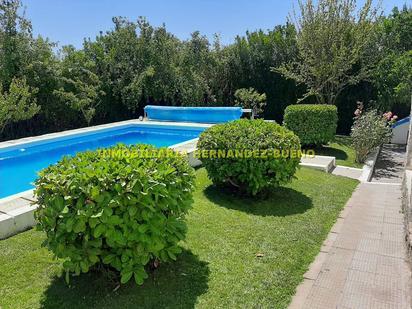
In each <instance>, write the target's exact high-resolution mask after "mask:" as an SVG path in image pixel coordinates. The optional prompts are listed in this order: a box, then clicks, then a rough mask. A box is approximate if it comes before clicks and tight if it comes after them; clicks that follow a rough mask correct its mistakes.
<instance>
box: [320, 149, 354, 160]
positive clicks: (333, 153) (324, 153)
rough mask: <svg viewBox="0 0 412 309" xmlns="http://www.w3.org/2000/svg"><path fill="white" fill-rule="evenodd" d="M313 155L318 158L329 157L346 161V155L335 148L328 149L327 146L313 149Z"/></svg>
mask: <svg viewBox="0 0 412 309" xmlns="http://www.w3.org/2000/svg"><path fill="white" fill-rule="evenodd" d="M314 150H315V154H316V155H319V156H330V157H335V158H336V159H337V160H343V161H344V160H346V159H348V154H347V153H346V152H345V151H343V150H341V149H337V148H333V147H329V146H322V147H317V148H315V149H314Z"/></svg>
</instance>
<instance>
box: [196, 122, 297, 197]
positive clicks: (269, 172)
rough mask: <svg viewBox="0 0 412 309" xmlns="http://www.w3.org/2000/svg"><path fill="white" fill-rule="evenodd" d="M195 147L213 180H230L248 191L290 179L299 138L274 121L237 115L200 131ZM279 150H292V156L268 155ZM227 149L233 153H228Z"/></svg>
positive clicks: (251, 191)
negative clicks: (233, 118)
mask: <svg viewBox="0 0 412 309" xmlns="http://www.w3.org/2000/svg"><path fill="white" fill-rule="evenodd" d="M198 149H199V152H198V153H199V157H200V159H201V161H202V163H203V165H204V166H205V168H206V170H207V171H208V174H209V177H210V178H211V179H212V181H213V182H214V183H216V184H222V183H225V184H230V185H233V186H234V187H235V188H237V189H238V190H240V191H242V192H244V193H246V194H250V195H256V194H258V193H260V192H262V191H264V190H267V189H271V188H276V187H278V186H279V185H282V184H285V183H287V182H289V181H291V179H292V177H293V175H294V174H295V172H296V169H297V168H298V166H299V162H300V143H299V138H298V137H297V136H296V135H295V134H293V132H291V131H289V130H287V129H285V128H283V127H282V126H280V125H278V124H277V123H274V122H265V121H263V120H247V119H241V120H235V121H231V122H228V123H225V124H219V125H215V126H213V127H211V128H208V129H207V130H205V131H204V132H203V133H202V134H201V135H200V138H199V142H198ZM282 150H283V151H294V152H295V157H292V155H290V156H288V157H286V156H285V157H276V158H275V157H274V156H271V154H274V153H275V152H276V151H282ZM229 151H232V154H233V156H230V157H229ZM219 152H220V153H221V154H225V156H223V155H221V156H219V155H218V154H219ZM251 152H256V153H254V154H252V155H250V153H251ZM203 153H205V154H206V156H205V155H204V154H203ZM236 153H238V155H237V156H236V155H235V154H236ZM257 153H259V154H258V155H257ZM212 154H216V156H212ZM240 154H242V155H244V156H243V157H241V155H240ZM265 154H266V157H265ZM249 155H250V156H249Z"/></svg>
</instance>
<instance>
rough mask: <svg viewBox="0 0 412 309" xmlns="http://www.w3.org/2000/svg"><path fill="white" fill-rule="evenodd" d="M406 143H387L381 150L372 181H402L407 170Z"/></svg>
mask: <svg viewBox="0 0 412 309" xmlns="http://www.w3.org/2000/svg"><path fill="white" fill-rule="evenodd" d="M405 158H406V145H395V144H385V145H383V146H382V148H381V151H380V152H379V155H378V159H377V160H376V164H375V169H374V171H373V174H372V179H371V181H372V182H386V183H401V182H402V177H403V173H404V170H405Z"/></svg>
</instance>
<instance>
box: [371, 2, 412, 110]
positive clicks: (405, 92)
mask: <svg viewBox="0 0 412 309" xmlns="http://www.w3.org/2000/svg"><path fill="white" fill-rule="evenodd" d="M378 34H379V50H380V51H381V58H380V61H379V63H378V65H377V67H376V69H375V70H374V76H373V77H374V78H373V80H374V84H375V86H376V89H377V92H378V98H377V103H378V107H380V108H381V109H392V108H394V107H396V106H397V105H403V106H405V105H406V106H409V104H410V100H411V94H412V8H410V7H409V8H408V7H407V6H406V5H405V6H404V7H403V8H402V9H401V10H399V9H398V8H397V7H395V8H394V9H393V11H392V13H391V14H390V15H389V16H388V17H385V18H382V19H381V20H380V21H379V24H378Z"/></svg>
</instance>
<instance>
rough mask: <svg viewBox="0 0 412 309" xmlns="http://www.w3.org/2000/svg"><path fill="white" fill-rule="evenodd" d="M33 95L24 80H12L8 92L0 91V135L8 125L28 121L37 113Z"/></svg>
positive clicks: (37, 109) (32, 90)
mask: <svg viewBox="0 0 412 309" xmlns="http://www.w3.org/2000/svg"><path fill="white" fill-rule="evenodd" d="M35 93H36V90H34V89H31V88H30V87H29V86H28V85H27V83H26V80H25V79H15V78H13V79H12V81H11V83H10V85H9V87H8V90H3V89H0V133H3V131H4V128H5V127H6V126H7V125H8V124H10V123H13V122H17V121H21V120H26V119H30V118H32V117H33V116H34V115H36V114H37V113H38V112H39V110H40V107H39V106H38V105H37V104H36V98H34V94H35Z"/></svg>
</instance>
